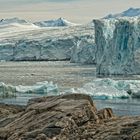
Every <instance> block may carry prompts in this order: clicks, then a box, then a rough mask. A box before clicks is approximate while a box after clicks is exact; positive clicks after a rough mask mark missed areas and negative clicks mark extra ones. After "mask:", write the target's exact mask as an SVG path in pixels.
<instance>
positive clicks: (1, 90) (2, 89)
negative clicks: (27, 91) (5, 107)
mask: <svg viewBox="0 0 140 140" xmlns="http://www.w3.org/2000/svg"><path fill="white" fill-rule="evenodd" d="M15 93H16V87H14V86H12V85H6V84H4V83H3V82H1V83H0V98H8V97H9V98H10V97H15V96H16V94H15Z"/></svg>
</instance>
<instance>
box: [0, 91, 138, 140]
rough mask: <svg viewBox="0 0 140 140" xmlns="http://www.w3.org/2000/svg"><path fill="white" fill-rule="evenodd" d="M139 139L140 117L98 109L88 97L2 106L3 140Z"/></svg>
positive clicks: (52, 98)
mask: <svg viewBox="0 0 140 140" xmlns="http://www.w3.org/2000/svg"><path fill="white" fill-rule="evenodd" d="M93 139H94V140H139V139H140V116H138V117H128V116H125V117H118V116H116V115H114V114H113V111H112V109H110V108H105V109H102V110H97V109H96V106H95V104H94V102H93V101H92V99H91V98H90V96H88V95H83V94H69V95H60V96H48V97H42V98H36V99H31V100H29V102H28V105H27V106H14V105H5V104H0V140H93Z"/></svg>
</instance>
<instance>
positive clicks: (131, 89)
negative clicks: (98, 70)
mask: <svg viewBox="0 0 140 140" xmlns="http://www.w3.org/2000/svg"><path fill="white" fill-rule="evenodd" d="M69 93H84V94H88V95H91V96H92V97H94V98H99V99H112V98H138V97H140V81H139V80H113V79H110V78H104V79H95V80H93V81H92V82H90V83H87V84H85V85H84V86H83V87H81V88H72V89H69V90H67V91H65V92H63V93H62V94H69Z"/></svg>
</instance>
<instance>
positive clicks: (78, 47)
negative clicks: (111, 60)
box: [70, 38, 96, 64]
mask: <svg viewBox="0 0 140 140" xmlns="http://www.w3.org/2000/svg"><path fill="white" fill-rule="evenodd" d="M95 52H96V45H95V43H94V39H93V38H83V39H82V38H81V39H79V40H78V41H77V42H75V44H74V46H73V47H72V48H71V60H70V61H71V62H73V63H84V64H94V63H95Z"/></svg>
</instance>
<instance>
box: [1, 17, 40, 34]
mask: <svg viewBox="0 0 140 140" xmlns="http://www.w3.org/2000/svg"><path fill="white" fill-rule="evenodd" d="M38 28H39V27H38V26H36V25H34V24H33V23H30V22H28V21H26V20H24V19H19V18H9V19H1V20H0V32H1V34H3V35H4V34H5V33H6V34H7V33H15V32H20V31H26V30H34V29H35V30H36V29H38Z"/></svg>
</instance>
